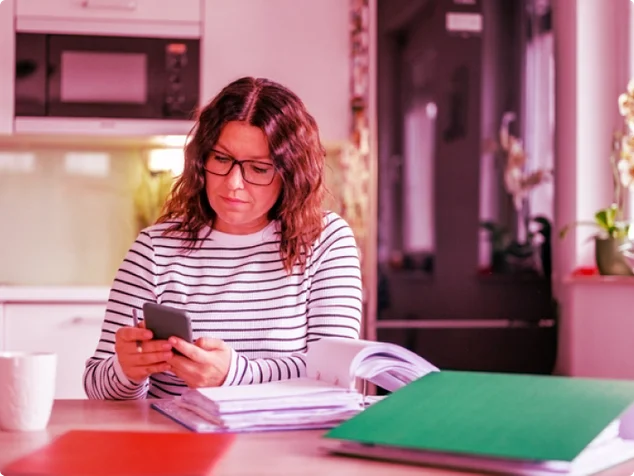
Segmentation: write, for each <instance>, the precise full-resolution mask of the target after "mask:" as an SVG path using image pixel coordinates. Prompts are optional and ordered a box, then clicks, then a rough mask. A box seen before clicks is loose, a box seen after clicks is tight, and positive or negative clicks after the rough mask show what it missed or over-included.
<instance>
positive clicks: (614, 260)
mask: <svg viewBox="0 0 634 476" xmlns="http://www.w3.org/2000/svg"><path fill="white" fill-rule="evenodd" d="M622 244H623V239H621V238H595V239H594V257H595V261H596V263H597V268H598V270H599V273H600V274H603V275H619V276H632V275H634V272H632V267H631V266H630V264H629V262H628V260H627V258H626V257H625V256H623V253H622V252H621V249H620V246H621V245H622Z"/></svg>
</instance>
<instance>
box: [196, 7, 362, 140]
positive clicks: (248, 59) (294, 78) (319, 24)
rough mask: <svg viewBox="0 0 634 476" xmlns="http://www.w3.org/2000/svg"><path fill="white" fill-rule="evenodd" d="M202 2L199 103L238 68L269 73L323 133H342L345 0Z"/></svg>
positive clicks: (238, 73) (346, 83) (342, 136)
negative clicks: (299, 101)
mask: <svg viewBox="0 0 634 476" xmlns="http://www.w3.org/2000/svg"><path fill="white" fill-rule="evenodd" d="M204 5H205V8H204V12H203V14H204V18H203V43H202V50H203V51H202V65H203V68H202V71H203V73H202V76H203V77H202V84H201V87H202V96H201V101H202V102H203V104H204V103H206V102H208V101H209V100H210V99H211V98H212V97H213V96H215V95H216V94H217V93H218V92H220V90H221V89H222V88H223V87H224V86H225V85H226V84H228V83H229V82H231V81H233V80H235V79H238V78H240V77H242V76H256V77H267V78H269V79H272V80H275V81H277V82H279V83H282V84H284V85H285V86H287V87H289V88H290V89H291V90H292V91H293V92H295V93H296V94H297V95H298V96H299V97H300V98H301V99H302V100H303V101H304V103H305V104H306V106H307V108H308V110H309V112H311V114H312V115H313V116H314V117H315V119H316V120H317V123H318V125H319V128H320V131H321V138H322V140H324V141H325V142H339V141H343V140H346V139H347V137H348V130H349V124H350V112H349V102H350V101H349V97H350V92H349V89H350V64H349V57H350V53H349V52H350V46H349V43H350V40H349V31H350V26H349V24H348V21H349V15H350V14H349V7H350V5H349V2H348V1H343V0H319V1H310V2H309V1H297V0H267V1H253V0H232V1H231V2H227V1H225V0H207V1H205V4H204Z"/></svg>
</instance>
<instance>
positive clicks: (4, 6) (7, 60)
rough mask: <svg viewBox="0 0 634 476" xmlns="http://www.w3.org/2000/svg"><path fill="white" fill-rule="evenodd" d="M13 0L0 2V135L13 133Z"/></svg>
mask: <svg viewBox="0 0 634 476" xmlns="http://www.w3.org/2000/svg"><path fill="white" fill-rule="evenodd" d="M14 15H15V0H4V1H3V2H0V65H2V66H0V135H3V134H12V133H13V110H14V108H13V104H14V94H13V91H14V83H15V79H14V74H15V30H14V24H15V22H14Z"/></svg>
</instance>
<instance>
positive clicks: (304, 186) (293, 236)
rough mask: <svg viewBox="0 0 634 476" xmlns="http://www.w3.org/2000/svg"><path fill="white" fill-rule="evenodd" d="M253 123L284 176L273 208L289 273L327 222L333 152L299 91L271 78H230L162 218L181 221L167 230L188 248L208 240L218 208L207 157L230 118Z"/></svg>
mask: <svg viewBox="0 0 634 476" xmlns="http://www.w3.org/2000/svg"><path fill="white" fill-rule="evenodd" d="M231 121H241V122H246V123H248V124H249V125H252V126H255V127H258V128H260V129H261V130H262V131H263V132H264V134H265V135H266V137H267V138H268V143H269V150H270V153H271V158H272V160H273V163H274V165H275V168H276V170H277V173H278V174H279V175H280V177H281V179H282V190H281V192H280V196H279V198H278V200H277V202H276V203H275V205H273V207H272V208H271V210H269V213H268V218H269V219H270V220H279V222H280V225H281V228H280V231H281V243H280V255H281V258H282V260H283V263H284V268H285V270H286V271H287V272H288V273H289V274H290V273H291V271H292V268H293V266H294V265H296V264H298V265H300V266H301V267H302V269H303V268H304V266H305V264H306V259H307V257H308V256H309V254H310V250H311V249H312V245H313V244H314V243H315V241H316V240H317V238H318V237H319V235H320V234H321V232H322V230H323V227H324V223H323V211H322V200H323V195H324V186H323V182H324V163H325V156H326V151H325V149H324V147H323V145H322V144H321V141H320V139H319V129H318V127H317V123H316V122H315V119H314V118H313V117H312V116H311V115H310V114H309V113H308V111H307V110H306V107H305V106H304V103H303V102H302V101H301V100H300V99H299V97H297V95H295V94H294V93H293V92H292V91H290V90H289V89H287V88H286V87H284V86H282V85H281V84H278V83H276V82H274V81H271V80H268V79H265V78H251V77H245V78H241V79H238V80H236V81H234V82H232V83H230V84H229V85H227V86H226V87H225V88H224V89H223V90H222V91H221V92H220V93H219V94H218V95H217V96H216V97H215V98H213V99H212V100H211V102H209V104H207V105H206V106H205V107H204V108H203V109H202V110H201V111H200V113H199V115H198V119H197V121H196V125H195V126H194V129H192V132H191V133H190V139H191V140H189V142H188V143H187V145H186V146H185V168H184V170H183V173H182V175H181V176H180V177H178V179H177V180H176V182H175V184H174V187H173V189H172V193H171V194H170V197H169V199H168V200H167V202H166V203H165V206H164V208H163V213H162V214H161V216H160V218H159V219H158V221H157V222H158V223H166V222H172V221H174V223H173V224H172V225H171V226H169V227H168V228H167V229H166V230H165V234H174V233H185V235H186V238H187V239H186V240H184V249H185V250H192V249H194V248H195V247H196V246H197V245H201V244H202V242H201V240H199V239H198V238H199V233H200V231H201V230H202V229H203V228H205V227H210V228H209V233H208V234H207V235H206V237H207V236H209V234H210V233H211V228H212V227H213V223H214V219H215V218H216V213H215V212H214V210H213V209H212V208H211V206H210V204H209V200H208V198H207V194H206V192H205V170H204V169H203V166H204V163H205V161H206V159H207V157H208V155H209V153H210V152H211V150H212V149H213V148H214V146H215V145H216V142H217V141H218V137H219V136H220V132H221V131H222V129H223V127H224V126H225V124H227V123H228V122H231Z"/></svg>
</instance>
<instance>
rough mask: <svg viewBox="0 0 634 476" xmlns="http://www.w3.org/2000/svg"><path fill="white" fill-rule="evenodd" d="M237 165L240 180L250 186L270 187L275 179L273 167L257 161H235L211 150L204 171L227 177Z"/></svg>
mask: <svg viewBox="0 0 634 476" xmlns="http://www.w3.org/2000/svg"><path fill="white" fill-rule="evenodd" d="M236 164H238V166H239V167H240V172H242V178H243V179H244V181H245V182H248V183H250V184H252V185H271V183H273V179H274V178H275V172H276V170H275V166H274V165H273V164H267V163H265V162H260V161H257V160H237V159H234V158H233V157H229V156H228V155H226V154H223V153H221V152H217V151H215V150H212V151H211V153H210V154H209V158H208V159H207V162H206V164H205V167H204V169H205V170H206V171H207V172H209V173H210V174H213V175H220V176H222V177H224V176H227V175H229V173H230V172H231V171H232V170H233V167H234V165H236Z"/></svg>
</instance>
